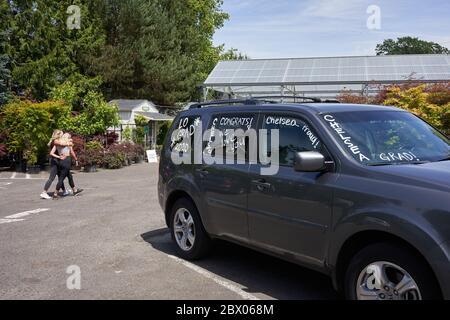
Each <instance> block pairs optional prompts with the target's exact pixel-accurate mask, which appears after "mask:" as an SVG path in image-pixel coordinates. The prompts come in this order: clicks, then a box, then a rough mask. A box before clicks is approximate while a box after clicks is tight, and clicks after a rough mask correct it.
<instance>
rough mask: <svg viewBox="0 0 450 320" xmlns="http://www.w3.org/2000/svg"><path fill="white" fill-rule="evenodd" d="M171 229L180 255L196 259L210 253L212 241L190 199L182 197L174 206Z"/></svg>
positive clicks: (188, 258)
mask: <svg viewBox="0 0 450 320" xmlns="http://www.w3.org/2000/svg"><path fill="white" fill-rule="evenodd" d="M170 230H171V234H172V240H173V241H174V242H175V244H176V248H177V253H178V255H179V256H180V257H182V258H184V259H187V260H196V259H201V258H203V257H204V256H205V255H207V254H208V253H209V251H210V249H211V246H212V241H211V239H210V238H209V236H208V234H207V233H206V231H205V229H204V227H203V224H202V222H201V219H200V215H199V213H198V210H197V208H196V207H195V205H194V204H193V203H192V201H191V200H190V199H187V198H181V199H179V200H177V202H176V203H175V204H174V206H173V207H172V211H171V216H170Z"/></svg>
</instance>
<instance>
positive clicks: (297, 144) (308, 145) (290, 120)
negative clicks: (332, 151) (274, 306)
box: [262, 114, 323, 166]
mask: <svg viewBox="0 0 450 320" xmlns="http://www.w3.org/2000/svg"><path fill="white" fill-rule="evenodd" d="M262 128H263V129H266V130H267V131H268V132H267V136H268V141H267V145H268V146H269V148H270V145H271V130H273V129H277V130H279V138H280V150H279V155H280V160H279V164H280V165H283V166H293V165H294V155H295V153H296V152H302V151H318V152H322V149H323V145H322V142H321V141H320V139H319V137H318V135H317V134H316V133H315V132H314V130H313V129H312V128H311V127H310V126H309V125H308V124H307V123H306V122H305V121H304V120H302V119H300V118H298V117H292V116H289V115H282V114H273V115H269V114H267V115H265V116H264V119H263V125H262Z"/></svg>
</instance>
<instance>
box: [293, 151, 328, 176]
mask: <svg viewBox="0 0 450 320" xmlns="http://www.w3.org/2000/svg"><path fill="white" fill-rule="evenodd" d="M324 169H325V157H324V156H323V155H322V154H321V153H320V152H317V151H305V152H297V153H296V154H295V162H294V170H295V171H299V172H320V171H323V170H324Z"/></svg>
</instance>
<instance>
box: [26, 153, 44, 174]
mask: <svg viewBox="0 0 450 320" xmlns="http://www.w3.org/2000/svg"><path fill="white" fill-rule="evenodd" d="M23 158H24V159H25V160H26V163H27V169H26V171H27V173H30V174H39V173H40V172H41V166H39V165H36V163H37V162H38V157H37V153H36V149H35V148H29V149H27V150H25V151H24V153H23Z"/></svg>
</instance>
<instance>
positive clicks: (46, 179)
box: [0, 177, 47, 180]
mask: <svg viewBox="0 0 450 320" xmlns="http://www.w3.org/2000/svg"><path fill="white" fill-rule="evenodd" d="M0 180H47V179H46V178H12V177H11V178H0Z"/></svg>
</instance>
